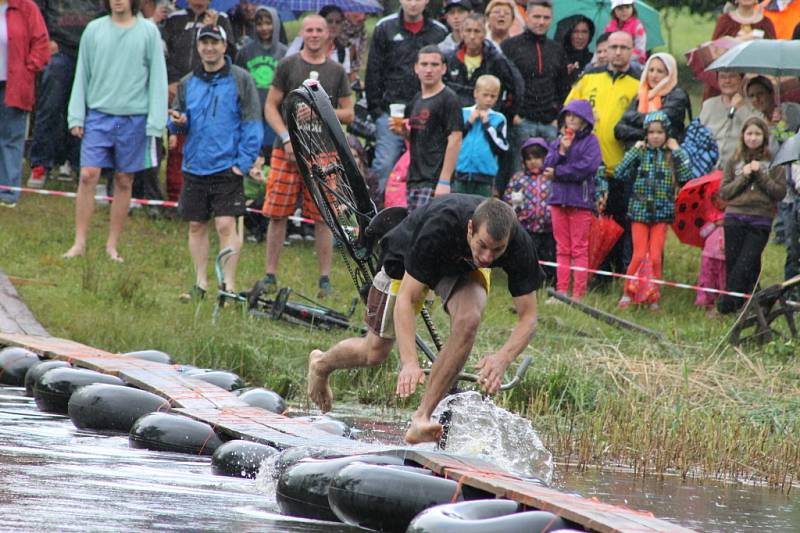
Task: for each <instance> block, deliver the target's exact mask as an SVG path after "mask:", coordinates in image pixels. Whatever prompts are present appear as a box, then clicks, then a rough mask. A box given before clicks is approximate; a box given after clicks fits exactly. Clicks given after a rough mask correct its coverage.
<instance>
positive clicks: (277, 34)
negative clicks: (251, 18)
mask: <svg viewBox="0 0 800 533" xmlns="http://www.w3.org/2000/svg"><path fill="white" fill-rule="evenodd" d="M262 11H266V12H267V13H269V15H270V17H272V42H270V43H269V44H270V47H272V49H273V50H274V49H275V48H276V46H277V45H278V44H280V42H281V17H280V15H278V10H277V9H275V8H274V7H270V6H262V5H260V6H258V7H257V8H256V16H258V14H259V13H260V12H262Z"/></svg>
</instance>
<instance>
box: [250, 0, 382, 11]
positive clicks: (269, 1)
mask: <svg viewBox="0 0 800 533" xmlns="http://www.w3.org/2000/svg"><path fill="white" fill-rule="evenodd" d="M256 3H257V4H260V5H263V6H271V7H275V8H280V9H285V10H287V11H313V12H315V13H316V12H317V11H319V10H320V9H322V8H323V7H325V6H336V7H338V8H340V9H341V10H342V11H355V12H357V13H380V12H382V11H383V6H382V5H381V3H380V2H379V0H257V1H256Z"/></svg>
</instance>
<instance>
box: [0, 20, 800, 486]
mask: <svg viewBox="0 0 800 533" xmlns="http://www.w3.org/2000/svg"><path fill="white" fill-rule="evenodd" d="M684 22H685V23H686V24H689V23H690V22H691V24H692V25H694V24H695V22H692V21H689V22H686V21H684ZM676 27H677V26H676ZM692 30H696V28H695V27H694V26H692ZM688 31H689V30H688V29H687V30H686V33H687V34H688ZM697 32H698V33H700V30H697ZM702 33H703V35H707V34H710V29H708V30H707V31H706V30H703V32H702ZM678 36H680V38H681V39H695V38H696V39H697V41H698V42H699V41H701V40H704V39H703V38H699V37H696V36H695V37H686V36H685V35H684V33H683V32H681V34H680V35H679V34H678V32H676V41H677V37H678ZM684 79H685V78H684ZM694 92H695V93H696V90H695V91H694ZM66 187H67V188H69V186H66ZM73 220H74V213H73V203H72V201H70V200H66V199H60V198H53V197H42V196H37V195H26V196H24V197H23V198H22V201H21V202H20V203H19V206H18V207H17V209H15V210H9V209H4V210H0V269H2V270H3V271H4V272H5V273H6V274H8V275H12V276H18V277H21V278H27V279H28V280H29V282H27V283H25V284H21V285H20V286H19V287H18V290H19V292H20V294H21V295H22V297H23V299H24V300H25V302H26V303H27V305H28V306H29V307H30V308H31V310H32V311H33V312H34V314H35V315H36V316H37V318H38V319H39V321H40V322H42V324H44V326H45V327H46V328H47V329H48V330H49V331H50V333H51V334H52V335H55V336H60V337H65V338H69V339H73V340H76V341H79V342H83V343H86V344H88V345H91V346H96V347H98V348H103V349H106V350H110V351H120V352H122V351H130V350H138V349H148V348H152V349H160V350H164V351H166V352H169V353H171V354H173V356H174V357H175V358H176V359H177V361H179V362H181V363H192V364H196V365H199V366H207V367H220V368H226V369H229V370H233V371H235V372H238V373H240V374H241V375H242V376H243V377H244V378H245V379H246V380H247V381H248V382H250V383H251V384H256V385H265V386H267V387H270V388H272V389H274V390H276V391H278V392H279V393H281V394H283V395H285V396H286V397H288V398H289V399H290V400H293V401H295V402H298V403H304V402H305V395H304V390H305V372H306V357H307V354H308V352H309V351H310V350H311V349H314V348H318V347H326V346H329V345H331V344H332V343H334V342H336V341H337V340H339V339H342V338H344V337H345V335H346V333H344V332H341V331H334V332H323V331H316V330H311V329H308V328H303V327H300V326H294V325H290V324H286V323H284V322H274V321H269V320H265V319H256V318H251V317H248V316H247V315H246V314H244V312H243V310H242V309H241V308H240V307H237V306H231V307H228V308H226V309H225V310H224V311H223V313H222V314H221V316H220V318H219V320H218V321H217V322H216V323H215V322H214V321H213V320H212V308H213V301H212V300H213V298H209V299H208V300H207V301H205V302H203V303H201V304H200V305H191V304H188V305H187V304H181V303H179V302H178V299H177V296H178V294H179V293H180V292H183V291H184V290H185V289H187V288H188V287H189V286H190V285H191V284H192V282H193V273H192V271H191V264H190V258H189V254H188V250H187V244H186V233H187V227H186V225H185V224H184V223H180V222H174V221H168V220H151V219H149V218H147V217H146V216H145V215H144V214H143V213H140V212H136V213H135V214H134V215H133V216H132V218H131V220H130V223H129V225H128V227H127V228H126V231H125V234H124V235H123V239H122V242H121V247H120V252H121V253H122V255H123V257H125V259H126V262H125V263H124V264H121V265H119V264H115V263H112V262H111V261H109V260H107V259H106V258H105V254H104V253H103V243H104V240H105V237H106V232H107V220H108V210H107V208H101V209H99V210H98V212H97V213H96V216H95V218H94V221H93V228H92V238H91V240H90V242H89V253H88V255H87V256H86V257H85V258H81V259H75V260H63V259H61V258H60V256H61V254H62V253H63V252H64V251H66V250H67V248H69V246H70V244H71V242H72V237H73V228H74V226H73ZM212 250H216V244H215V243H213V242H212ZM783 260H784V251H783V249H782V248H781V247H778V246H775V245H769V246H768V247H767V249H766V252H765V255H764V272H763V276H762V281H761V282H762V285H763V286H768V285H770V284H773V283H777V282H779V281H782V279H783V276H782V267H783ZM263 262H264V246H263V244H262V245H254V244H245V246H244V250H243V254H242V259H241V262H240V266H239V276H238V279H239V280H240V288H247V287H249V286H250V285H251V284H252V283H253V282H254V281H255V280H257V279H258V278H259V277H260V276H261V275H262V274H263ZM699 264H700V257H699V250H698V249H697V248H692V247H688V246H683V245H680V244H679V243H678V242H677V241H676V240H675V239H674V237H672V236H670V239H669V240H668V243H667V248H666V264H665V269H664V277H665V278H666V279H670V280H676V281H682V282H688V283H694V281H695V280H696V279H697V270H698V268H699ZM209 273H210V274H211V265H209ZM279 282H280V284H281V285H285V286H290V287H292V288H293V289H294V290H295V291H297V292H299V293H302V294H307V295H313V294H314V293H315V291H316V283H317V267H316V258H315V257H314V254H313V246H311V245H309V244H308V243H304V244H294V245H292V246H291V247H289V248H286V249H284V253H283V256H282V259H281V269H280V272H279ZM333 285H334V287H335V289H336V294H335V295H334V297H333V299H332V300H331V302H330V304H331V305H332V306H333V307H336V308H339V309H346V308H348V307H349V305H350V302H351V299H352V298H353V297H354V296H355V290H354V288H353V286H352V283H351V282H350V280H349V276H348V274H347V272H346V271H345V269H344V268H343V266H342V263H341V260H340V259H339V258H338V257H336V259H335V266H334V272H333ZM620 292H621V287H620V285H619V283H614V284H613V285H612V286H611V288H610V289H609V291H608V292H606V293H591V294H589V296H588V297H587V299H586V301H587V303H589V304H590V305H593V306H596V307H598V308H601V309H603V310H606V311H610V312H612V313H616V312H617V311H616V310H615V303H616V300H617V299H618V298H619V295H620ZM209 296H212V294H209ZM693 299H694V293H693V292H692V291H688V290H681V289H672V288H666V289H664V290H663V298H662V311H661V312H660V313H657V314H654V313H650V312H647V311H643V310H626V311H624V312H621V313H620V315H621V316H622V317H624V318H626V319H628V320H632V321H634V322H637V323H639V324H641V325H643V326H646V327H648V328H651V329H654V330H656V331H659V332H661V333H662V334H663V335H664V336H665V337H666V339H667V341H666V342H664V343H658V342H655V341H653V340H652V339H650V338H648V337H646V336H643V335H641V334H637V333H635V332H633V331H628V330H620V329H616V328H612V327H611V326H608V325H606V324H603V323H600V322H598V321H596V320H594V319H592V318H590V317H588V316H586V315H584V314H582V313H580V312H578V311H575V310H572V309H569V308H567V307H565V306H558V305H556V306H551V305H541V306H540V308H539V311H540V323H539V328H538V332H537V334H536V337H535V338H534V340H533V342H532V343H531V345H530V347H529V349H528V350H527V352H526V353H529V354H532V355H534V363H533V365H532V366H531V368H530V370H529V372H528V375H527V376H526V378H525V380H524V382H523V383H522V384H521V385H520V386H518V387H517V388H515V389H513V390H512V391H509V392H507V393H503V394H501V395H499V396H498V398H497V401H498V402H499V403H500V404H502V405H504V406H506V407H508V408H510V409H513V410H515V411H517V412H520V413H523V414H525V415H526V416H528V417H529V418H530V419H531V420H532V421H533V423H534V426H535V427H536V428H537V430H538V431H539V433H540V434H541V435H542V438H543V440H544V441H545V444H546V445H547V446H548V447H550V449H552V450H553V451H554V453H555V454H556V457H557V458H558V459H559V460H561V461H564V462H567V463H570V464H575V465H578V466H579V467H586V466H590V465H620V464H621V465H628V466H631V467H634V468H635V469H636V471H637V472H639V473H641V474H642V475H652V474H657V475H662V474H664V473H665V472H676V473H679V474H681V475H684V476H687V477H690V476H700V477H702V476H722V477H737V478H739V479H742V478H752V479H756V480H763V481H767V482H769V483H771V484H772V485H774V486H781V487H785V486H786V483H787V482H790V481H791V480H793V479H794V478H795V477H796V476H797V473H798V447H797V439H796V435H797V434H798V430H800V421H799V420H798V415H799V414H800V409H798V408H800V401H799V400H798V398H800V365H798V362H797V359H796V353H797V348H798V347H797V341H795V342H793V343H786V342H783V341H776V342H774V343H771V344H768V345H766V346H765V347H763V348H758V347H747V348H744V349H733V348H731V347H730V346H729V345H728V344H727V343H726V342H725V340H724V339H725V336H726V335H727V333H728V331H729V328H730V326H731V324H732V319H731V318H723V319H718V320H707V319H706V318H705V316H704V314H703V312H702V311H701V310H699V309H696V308H694V306H693ZM543 300H544V297H541V295H540V298H539V301H540V302H541V301H543ZM510 305H511V300H510V297H509V296H508V294H507V292H506V290H505V280H504V276H503V274H502V272H499V273H496V274H495V276H494V282H493V289H492V294H491V298H490V301H489V306H488V308H487V310H486V313H485V320H484V324H483V325H482V327H481V330H480V332H479V335H478V338H477V342H476V346H475V349H474V350H473V355H472V358H471V359H470V364H473V363H474V362H475V361H476V360H477V359H478V358H479V357H480V356H482V355H484V354H488V353H491V352H492V351H493V350H496V349H497V348H498V347H499V346H500V345H501V344H502V343H503V342H504V340H505V339H506V337H507V335H508V333H509V331H510V328H511V327H512V326H513V324H514V322H515V316H514V315H513V314H512V313H511V312H510V311H509V306H510ZM362 312H363V309H362V308H361V307H359V309H358V311H357V312H356V315H355V317H354V320H356V321H358V320H360V317H361V314H362ZM434 319H435V320H436V322H437V324H438V325H439V326H440V327H441V329H442V331H443V333H444V334H446V332H447V329H448V328H447V323H446V317H445V316H444V314H443V313H442V312H441V310H440V309H436V310H435V311H434ZM396 368H397V360H396V358H395V357H394V356H393V357H392V359H391V360H390V361H389V362H388V363H387V364H386V365H384V366H382V367H379V368H376V369H370V370H353V371H346V372H340V373H338V374H336V375H335V377H334V379H333V383H332V385H333V389H334V392H335V395H336V398H337V401H351V402H353V401H357V402H361V403H365V404H372V405H378V406H388V407H390V408H395V407H396V408H404V409H405V408H411V407H413V406H414V405H416V403H417V402H418V399H419V398H418V396H416V397H413V398H411V399H408V400H399V399H397V398H396V397H395V396H394V394H393V391H394V386H395V381H394V380H395V378H396V373H395V372H396Z"/></svg>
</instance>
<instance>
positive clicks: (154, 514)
mask: <svg viewBox="0 0 800 533" xmlns="http://www.w3.org/2000/svg"><path fill="white" fill-rule="evenodd" d="M24 393H25V391H24V389H21V388H6V387H3V388H0V513H1V514H0V531H4V532H5V531H8V532H14V533H20V532H34V531H36V532H39V531H60V532H61V531H80V532H93V531H102V532H120V533H122V532H124V533H129V532H132V531H170V532H172V531H175V532H188V531H215V532H218V531H237V532H239V531H276V532H277V531H281V532H284V531H285V532H304V533H305V532H309V533H316V532H351V531H359V530H358V529H356V528H351V527H349V526H345V525H342V524H334V523H328V522H316V521H310V520H301V519H293V518H291V517H285V516H281V515H280V514H278V507H277V504H276V503H275V497H274V493H273V492H271V491H270V492H266V491H264V492H262V489H263V488H264V487H265V485H263V484H260V483H257V482H254V481H253V480H247V479H238V478H230V477H222V476H215V475H213V474H212V473H211V460H210V458H208V457H195V456H190V455H183V454H173V453H160V452H152V451H146V450H138V449H132V448H129V447H128V438H127V435H119V434H98V433H96V432H88V431H82V430H79V429H76V428H75V427H74V426H73V425H72V423H71V422H70V420H69V419H68V418H66V417H63V416H57V415H49V414H44V413H41V412H39V411H37V410H36V406H35V404H34V402H33V399H31V398H26V397H25V396H24Z"/></svg>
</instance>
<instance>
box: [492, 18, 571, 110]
mask: <svg viewBox="0 0 800 533" xmlns="http://www.w3.org/2000/svg"><path fill="white" fill-rule="evenodd" d="M500 49H501V50H502V51H503V54H505V56H506V57H507V58H508V59H509V61H511V62H512V63H514V65H515V66H516V67H517V68H518V69H519V72H520V74H522V80H523V82H524V84H525V93H524V95H523V97H522V101H521V103H520V111H519V113H518V114H519V116H520V117H522V118H524V119H528V120H531V121H533V122H540V123H549V122H552V121H553V120H554V119H555V118H556V117H557V116H558V111H559V109H560V108H561V103H562V102H563V101H564V97H565V96H566V95H567V93H568V92H569V87H570V84H569V76H567V56H566V53H565V52H564V49H563V48H562V47H561V45H560V44H558V43H556V42H555V41H552V40H550V39H548V38H547V37H546V36H544V35H536V34H535V33H533V32H532V31H530V30H527V29H526V30H525V31H524V32H523V33H521V34H520V35H517V36H516V37H511V38H510V39H506V40H505V41H503V44H501V45H500Z"/></svg>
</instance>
